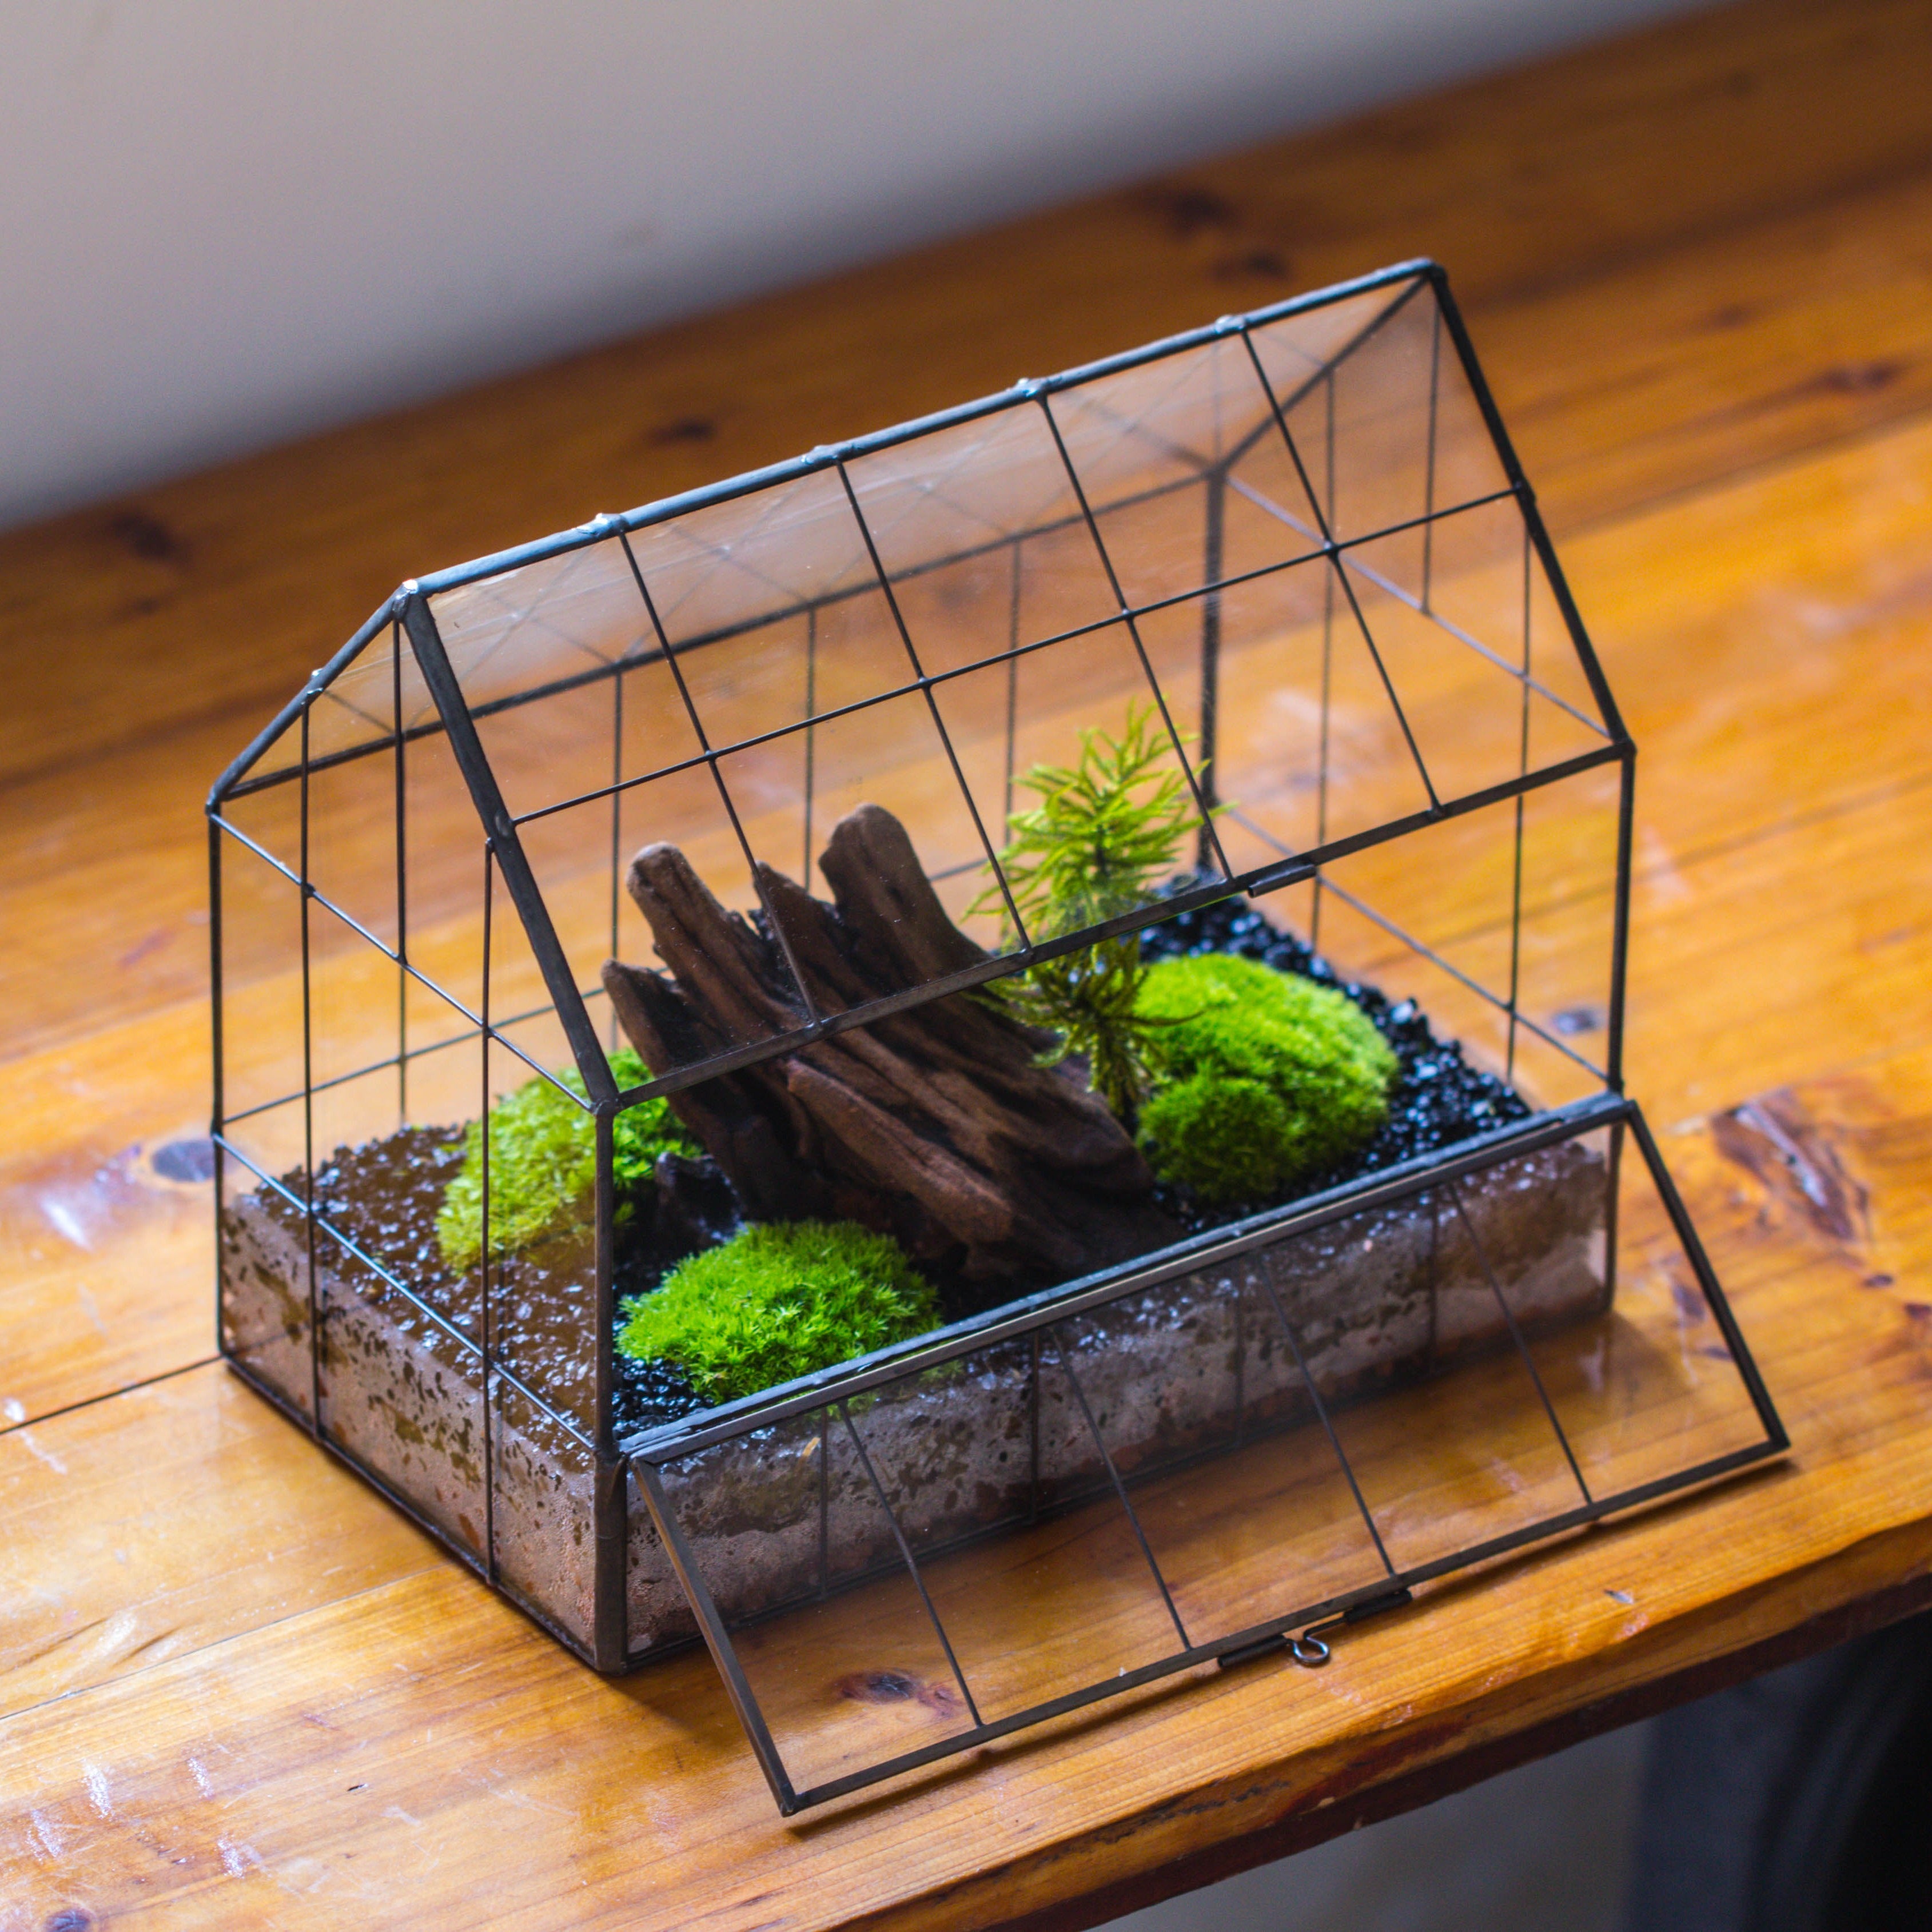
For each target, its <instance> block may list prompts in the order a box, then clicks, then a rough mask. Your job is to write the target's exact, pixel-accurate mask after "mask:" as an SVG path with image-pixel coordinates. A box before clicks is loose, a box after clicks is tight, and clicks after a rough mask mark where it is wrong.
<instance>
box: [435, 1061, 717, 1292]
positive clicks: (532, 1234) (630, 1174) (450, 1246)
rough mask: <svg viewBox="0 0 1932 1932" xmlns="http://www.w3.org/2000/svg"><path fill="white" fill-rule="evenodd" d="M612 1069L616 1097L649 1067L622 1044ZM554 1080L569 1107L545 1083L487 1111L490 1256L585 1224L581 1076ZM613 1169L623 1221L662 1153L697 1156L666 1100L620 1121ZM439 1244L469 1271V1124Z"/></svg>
mask: <svg viewBox="0 0 1932 1932" xmlns="http://www.w3.org/2000/svg"><path fill="white" fill-rule="evenodd" d="M610 1071H611V1073H613V1074H614V1075H615V1076H616V1082H617V1085H618V1087H619V1090H620V1091H621V1090H622V1088H626V1087H639V1086H641V1085H643V1083H644V1082H646V1080H648V1079H650V1077H651V1073H650V1070H649V1067H646V1066H645V1064H644V1063H643V1061H642V1060H641V1059H640V1058H638V1056H637V1055H636V1054H635V1053H634V1052H631V1049H629V1048H628V1047H625V1048H622V1049H619V1051H618V1052H616V1053H613V1055H611V1056H610ZM557 1079H558V1080H559V1082H561V1083H562V1085H564V1086H565V1087H566V1088H568V1089H569V1091H570V1093H571V1094H574V1095H576V1097H577V1099H576V1100H571V1099H570V1098H568V1097H567V1096H566V1095H565V1094H561V1093H559V1092H558V1091H557V1089H556V1087H555V1086H553V1085H552V1084H551V1083H550V1082H549V1081H547V1080H544V1079H536V1080H531V1081H527V1082H525V1083H524V1085H522V1086H520V1087H519V1088H517V1090H516V1091H515V1092H514V1094H505V1096H504V1097H503V1098H502V1100H499V1101H498V1102H497V1103H496V1106H493V1107H492V1108H491V1109H490V1232H491V1241H490V1253H492V1254H493V1255H504V1254H508V1253H513V1252H514V1251H515V1250H517V1249H520V1248H526V1247H529V1246H530V1245H531V1244H532V1243H533V1242H535V1241H541V1239H542V1238H544V1236H545V1235H551V1234H557V1233H561V1232H563V1231H565V1229H569V1228H571V1227H574V1226H584V1225H586V1224H587V1223H588V1222H589V1218H590V1213H591V1202H592V1198H593V1197H594V1196H595V1192H596V1187H597V1130H596V1125H595V1122H594V1121H592V1118H591V1116H590V1115H589V1114H588V1113H586V1112H585V1111H584V1109H583V1108H582V1107H581V1106H579V1105H578V1104H577V1102H578V1101H580V1100H583V1097H584V1090H583V1076H581V1075H580V1074H579V1073H577V1070H576V1069H575V1068H574V1067H572V1068H571V1069H570V1070H569V1071H568V1072H567V1073H559V1075H558V1076H557ZM612 1143H613V1144H612V1149H611V1152H612V1157H613V1158H612V1163H611V1166H612V1169H613V1174H614V1176H615V1178H616V1184H617V1195H618V1208H617V1218H618V1220H619V1223H622V1222H624V1221H625V1220H628V1218H629V1217H630V1214H631V1208H632V1203H631V1200H630V1199H628V1198H627V1197H629V1196H634V1194H635V1193H636V1191H637V1190H638V1189H639V1188H640V1187H643V1185H644V1184H646V1183H647V1182H648V1181H649V1179H650V1177H651V1169H652V1167H653V1166H655V1163H656V1161H657V1157H658V1155H659V1154H690V1155H696V1154H702V1153H703V1148H700V1146H699V1145H697V1142H695V1141H694V1140H693V1139H691V1136H690V1135H689V1134H688V1133H687V1132H686V1131H685V1128H684V1126H683V1124H682V1122H680V1121H679V1119H678V1118H677V1116H676V1115H675V1114H673V1112H671V1110H670V1103H668V1102H667V1101H664V1100H646V1101H643V1102H642V1103H640V1104H639V1105H638V1106H634V1107H633V1108H631V1109H630V1110H629V1111H628V1112H625V1113H622V1114H619V1115H618V1116H617V1119H616V1127H615V1130H614V1131H613V1136H612ZM436 1238H437V1246H438V1247H440V1249H441V1250H442V1251H443V1260H444V1262H446V1264H447V1265H449V1267H450V1268H453V1269H455V1271H456V1272H457V1273H458V1274H462V1273H463V1271H465V1270H466V1269H469V1268H474V1267H475V1265H476V1264H477V1262H478V1261H479V1260H480V1259H481V1257H482V1253H483V1125H482V1123H481V1121H471V1122H470V1123H469V1126H468V1127H466V1129H465V1130H463V1165H462V1166H460V1168H458V1170H457V1172H456V1173H455V1176H454V1177H453V1178H452V1180H451V1181H450V1184H449V1187H448V1188H447V1189H446V1190H444V1193H443V1205H442V1207H441V1208H440V1209H439V1210H438V1211H437V1217H436Z"/></svg>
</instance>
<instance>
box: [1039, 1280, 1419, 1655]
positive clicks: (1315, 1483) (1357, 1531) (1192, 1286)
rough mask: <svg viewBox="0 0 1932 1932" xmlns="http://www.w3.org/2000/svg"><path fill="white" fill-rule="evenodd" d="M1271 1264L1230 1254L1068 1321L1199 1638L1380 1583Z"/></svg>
mask: <svg viewBox="0 0 1932 1932" xmlns="http://www.w3.org/2000/svg"><path fill="white" fill-rule="evenodd" d="M1292 1245H1293V1244H1292V1242H1290V1243H1287V1244H1284V1246H1288V1247H1292ZM1269 1265H1271V1264H1270V1263H1268V1262H1265V1261H1262V1260H1260V1259H1256V1257H1254V1256H1239V1257H1236V1258H1234V1259H1232V1260H1231V1261H1230V1262H1228V1263H1226V1264H1225V1265H1223V1266H1222V1267H1220V1268H1216V1269H1214V1270H1211V1271H1208V1270H1204V1271H1202V1272H1201V1273H1199V1274H1190V1275H1184V1276H1181V1277H1178V1279H1177V1280H1173V1281H1171V1282H1167V1283H1163V1284H1162V1285H1161V1286H1160V1287H1158V1288H1153V1289H1146V1290H1145V1291H1143V1292H1141V1293H1139V1294H1137V1295H1129V1296H1127V1297H1125V1298H1124V1299H1122V1300H1121V1301H1116V1302H1114V1303H1112V1304H1109V1306H1107V1307H1104V1308H1100V1309H1097V1310H1093V1311H1091V1313H1087V1314H1084V1315H1081V1316H1076V1317H1075V1318H1074V1319H1073V1320H1071V1321H1070V1322H1067V1324H1065V1327H1066V1328H1067V1331H1068V1332H1069V1334H1070V1336H1071V1337H1073V1341H1074V1347H1075V1351H1076V1361H1077V1362H1078V1364H1079V1374H1080V1376H1081V1381H1082V1388H1083V1391H1085V1394H1086V1395H1087V1398H1088V1402H1089V1403H1090V1404H1091V1406H1092V1408H1093V1410H1094V1415H1095V1418H1096V1420H1097V1422H1098V1424H1099V1426H1100V1433H1101V1436H1102V1437H1103V1439H1104V1440H1105V1441H1106V1445H1107V1448H1108V1452H1109V1454H1110V1455H1111V1456H1112V1458H1113V1460H1114V1463H1115V1467H1116V1468H1117V1469H1118V1470H1119V1471H1120V1472H1121V1475H1122V1476H1123V1477H1124V1478H1126V1479H1127V1483H1128V1484H1129V1493H1130V1496H1131V1497H1132V1499H1133V1506H1134V1510H1135V1513H1136V1515H1137V1516H1138V1517H1139V1520H1140V1523H1141V1526H1142V1529H1143V1531H1144V1532H1145V1535H1146V1536H1147V1538H1148V1543H1149V1544H1150V1545H1151V1547H1152V1549H1153V1551H1154V1559H1155V1561H1156V1562H1157V1563H1158V1564H1159V1565H1160V1570H1161V1574H1162V1575H1163V1577H1166V1580H1167V1582H1168V1585H1169V1589H1170V1590H1171V1591H1172V1594H1173V1598H1174V1603H1175V1609H1176V1610H1177V1611H1178V1613H1180V1616H1181V1620H1182V1622H1184V1624H1185V1625H1187V1632H1188V1634H1189V1636H1190V1637H1191V1638H1192V1639H1193V1641H1194V1642H1195V1643H1197V1644H1199V1643H1215V1642H1217V1641H1219V1640H1222V1639H1223V1638H1226V1637H1232V1636H1235V1635H1236V1634H1238V1633H1240V1632H1242V1631H1247V1630H1250V1629H1252V1628H1254V1627H1255V1626H1256V1625H1258V1624H1261V1623H1264V1622H1268V1620H1270V1619H1274V1618H1280V1617H1283V1616H1288V1615H1289V1614H1290V1613H1292V1612H1294V1611H1296V1610H1311V1611H1312V1610H1316V1608H1318V1607H1320V1606H1322V1605H1323V1604H1327V1603H1328V1602H1330V1601H1332V1600H1333V1599H1334V1598H1337V1597H1340V1596H1342V1595H1346V1593H1348V1592H1351V1591H1355V1590H1360V1589H1364V1588H1366V1587H1368V1586H1373V1585H1374V1584H1375V1583H1378V1582H1379V1581H1381V1580H1382V1578H1383V1577H1385V1576H1386V1575H1387V1574H1388V1571H1387V1568H1386V1566H1385V1565H1384V1563H1383V1562H1382V1558H1381V1557H1380V1556H1379V1554H1378V1553H1377V1551H1376V1547H1375V1544H1374V1541H1373V1538H1371V1537H1370V1534H1369V1531H1368V1529H1367V1525H1366V1524H1365V1523H1364V1521H1363V1518H1362V1514H1361V1510H1360V1508H1358V1505H1357V1504H1356V1502H1355V1497H1354V1496H1353V1494H1352V1492H1351V1491H1350V1490H1349V1483H1348V1478H1347V1476H1346V1474H1345V1472H1344V1471H1343V1467H1342V1464H1341V1462H1340V1459H1339V1458H1338V1457H1337V1455H1336V1454H1335V1451H1334V1445H1332V1444H1331V1442H1330V1441H1329V1439H1328V1434H1327V1433H1326V1432H1325V1430H1322V1429H1321V1428H1320V1427H1319V1426H1317V1425H1316V1423H1315V1421H1314V1418H1313V1409H1312V1408H1311V1406H1310V1402H1309V1400H1308V1395H1307V1382H1306V1381H1305V1379H1304V1377H1303V1376H1302V1375H1301V1371H1300V1370H1299V1369H1298V1368H1297V1367H1296V1366H1295V1362H1294V1359H1293V1356H1292V1352H1290V1351H1289V1349H1288V1348H1287V1347H1286V1346H1285V1344H1284V1341H1283V1336H1282V1333H1281V1328H1280V1322H1278V1321H1277V1319H1276V1317H1275V1315H1274V1312H1273V1310H1272V1308H1271V1306H1270V1304H1269V1303H1268V1300H1267V1298H1266V1295H1265V1292H1264V1291H1263V1289H1262V1286H1261V1281H1260V1271H1262V1270H1263V1269H1265V1268H1267V1267H1268V1266H1269ZM1274 1265H1277V1266H1279V1265H1280V1264H1279V1263H1278V1262H1277V1263H1275V1264H1274Z"/></svg>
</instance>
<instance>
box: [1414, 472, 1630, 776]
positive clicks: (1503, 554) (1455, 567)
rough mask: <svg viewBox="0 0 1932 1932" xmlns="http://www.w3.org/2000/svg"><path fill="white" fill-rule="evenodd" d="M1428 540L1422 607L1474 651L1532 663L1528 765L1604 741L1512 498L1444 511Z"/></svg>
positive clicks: (1516, 663)
mask: <svg viewBox="0 0 1932 1932" xmlns="http://www.w3.org/2000/svg"><path fill="white" fill-rule="evenodd" d="M1424 561H1425V577H1426V582H1425V586H1424V595H1423V596H1422V598H1421V603H1422V604H1423V607H1424V608H1425V609H1426V610H1428V611H1429V613H1430V614H1431V615H1432V616H1433V617H1434V618H1435V619H1436V622H1438V623H1439V625H1442V627H1443V628H1444V629H1445V631H1448V632H1449V633H1450V634H1451V635H1452V636H1454V637H1457V638H1459V639H1460V640H1463V641H1464V642H1465V643H1468V644H1469V645H1470V646H1472V648H1474V647H1475V646H1481V647H1482V648H1483V649H1487V651H1489V652H1490V653H1491V654H1492V655H1494V656H1495V657H1496V658H1500V659H1501V660H1502V661H1503V662H1504V663H1505V664H1508V665H1509V666H1510V667H1511V668H1512V669H1513V670H1523V668H1524V667H1525V666H1526V665H1527V667H1528V669H1529V676H1530V678H1531V679H1532V697H1531V700H1530V718H1529V736H1530V751H1529V765H1530V769H1532V770H1536V769H1540V768H1541V766H1545V765H1550V764H1554V763H1557V762H1558V761H1559V760H1561V759H1563V758H1565V757H1571V755H1573V754H1574V753H1575V752H1577V751H1583V750H1586V749H1588V748H1590V747H1591V746H1592V745H1595V744H1597V743H1599V742H1601V740H1602V738H1603V736H1604V730H1603V717H1602V713H1601V712H1600V710H1599V709H1598V705H1597V702H1596V700H1595V697H1594V696H1593V695H1592V692H1591V690H1590V687H1589V682H1588V681H1587V680H1586V678H1585V677H1584V675H1583V667H1582V665H1581V664H1580V661H1578V659H1577V653H1576V649H1575V646H1574V644H1573V643H1571V638H1570V635H1569V632H1568V629H1567V628H1565V625H1564V624H1563V622H1562V618H1561V616H1559V613H1558V612H1557V609H1556V604H1555V601H1554V599H1553V597H1552V595H1551V593H1550V586H1549V581H1548V579H1547V577H1545V575H1544V570H1543V566H1542V564H1541V561H1540V560H1539V559H1538V558H1537V557H1536V556H1535V553H1534V552H1533V551H1532V549H1531V547H1530V543H1529V531H1528V529H1527V528H1526V526H1525V525H1524V523H1523V516H1522V513H1521V511H1520V510H1519V509H1518V508H1517V505H1516V503H1515V502H1514V501H1513V500H1512V501H1510V502H1501V503H1488V504H1485V505H1483V506H1482V507H1481V508H1478V509H1473V510H1465V511H1461V512H1460V513H1458V514H1456V515H1454V516H1445V517H1438V518H1437V520H1436V521H1435V522H1434V523H1432V524H1430V526H1429V529H1428V531H1427V553H1426V556H1425V560H1424ZM1565 707H1568V709H1565ZM1572 713H1575V714H1577V715H1571V714H1572Z"/></svg>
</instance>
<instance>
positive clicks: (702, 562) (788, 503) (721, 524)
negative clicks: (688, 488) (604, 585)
mask: <svg viewBox="0 0 1932 1932" xmlns="http://www.w3.org/2000/svg"><path fill="white" fill-rule="evenodd" d="M630 541H631V550H632V551H633V553H634V554H635V556H636V558H637V565H638V568H640V571H642V573H643V580H644V582H645V584H646V586H647V587H648V589H649V593H650V598H651V602H652V606H653V607H655V610H656V612H657V617H658V623H659V624H660V625H662V627H663V629H664V635H665V637H667V638H668V640H670V643H672V645H673V646H675V647H676V648H677V649H679V651H680V652H682V651H683V650H684V649H686V648H687V647H690V648H691V649H692V652H693V655H694V656H696V655H700V653H699V652H698V650H697V646H700V645H703V646H704V647H705V648H707V649H708V648H709V643H711V642H712V641H721V640H723V639H724V638H725V637H728V636H732V635H736V634H739V632H742V631H747V630H750V629H753V628H756V627H757V626H759V625H766V624H770V623H772V622H776V621H778V619H781V618H782V617H784V616H787V615H788V614H790V613H793V612H794V611H796V610H799V607H801V606H802V605H805V604H811V603H820V602H823V601H826V600H828V599H831V600H835V599H838V598H842V597H844V596H845V595H848V594H850V592H853V591H855V590H860V589H873V590H875V589H877V582H878V578H877V572H876V571H874V569H873V568H872V562H871V558H870V557H869V556H868V555H867V553H866V550H865V539H864V538H863V537H862V535H861V534H860V532H859V525H858V522H857V520H856V518H854V517H853V514H852V506H851V504H850V502H849V501H848V500H847V497H846V495H845V491H844V486H843V485H842V484H841V483H840V481H839V480H838V472H836V471H835V470H820V471H817V472H814V474H812V475H808V476H802V477H798V478H793V479H792V480H791V481H787V482H784V483H775V484H769V485H767V486H766V487H765V488H763V489H761V490H751V491H749V492H748V493H746V494H745V495H744V496H736V497H733V498H732V499H730V501H729V502H722V503H714V504H712V505H709V506H708V507H706V508H703V509H699V510H693V511H687V512H686V513H685V514H683V515H682V516H679V517H675V518H673V519H672V520H670V521H668V522H665V523H654V524H652V525H651V526H649V527H648V528H646V529H641V530H638V531H637V532H634V534H633V535H632V536H631V539H630Z"/></svg>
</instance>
